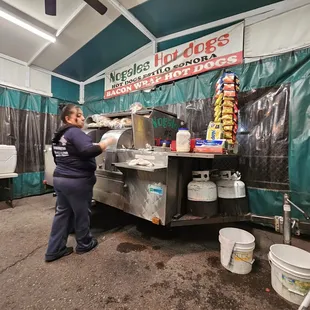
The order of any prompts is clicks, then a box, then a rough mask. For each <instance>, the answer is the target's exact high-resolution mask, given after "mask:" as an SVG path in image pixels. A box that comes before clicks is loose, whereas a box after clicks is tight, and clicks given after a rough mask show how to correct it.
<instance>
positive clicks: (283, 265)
mask: <svg viewBox="0 0 310 310" xmlns="http://www.w3.org/2000/svg"><path fill="white" fill-rule="evenodd" d="M268 259H269V262H270V265H271V284H272V287H273V289H274V290H275V291H276V292H277V293H278V294H279V295H280V296H282V297H283V298H285V299H286V300H288V301H290V302H292V303H294V304H297V305H300V304H301V303H302V302H303V300H304V298H305V296H306V295H307V294H308V292H309V291H310V253H309V252H307V251H304V250H302V249H299V248H296V247H294V246H290V245H285V244H274V245H272V246H271V247H270V252H269V254H268Z"/></svg>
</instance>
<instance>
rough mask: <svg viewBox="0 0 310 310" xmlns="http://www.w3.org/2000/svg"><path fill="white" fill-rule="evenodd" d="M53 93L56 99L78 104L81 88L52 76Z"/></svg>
mask: <svg viewBox="0 0 310 310" xmlns="http://www.w3.org/2000/svg"><path fill="white" fill-rule="evenodd" d="M52 93H53V97H54V98H57V99H60V100H63V101H69V102H73V103H77V102H78V101H79V98H80V86H79V85H78V84H75V83H71V82H69V81H66V80H63V79H59V78H57V77H55V76H52Z"/></svg>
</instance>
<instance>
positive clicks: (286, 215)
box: [283, 194, 292, 245]
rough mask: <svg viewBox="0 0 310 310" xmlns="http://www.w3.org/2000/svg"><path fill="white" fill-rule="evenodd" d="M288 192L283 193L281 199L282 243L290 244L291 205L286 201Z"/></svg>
mask: <svg viewBox="0 0 310 310" xmlns="http://www.w3.org/2000/svg"><path fill="white" fill-rule="evenodd" d="M288 199H289V197H288V194H284V201H283V243H284V244H288V245H290V244H291V233H292V232H291V205H290V204H289V202H288Z"/></svg>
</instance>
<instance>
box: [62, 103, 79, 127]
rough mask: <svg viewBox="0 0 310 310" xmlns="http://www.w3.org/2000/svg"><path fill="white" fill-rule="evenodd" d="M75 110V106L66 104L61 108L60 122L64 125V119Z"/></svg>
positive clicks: (65, 121)
mask: <svg viewBox="0 0 310 310" xmlns="http://www.w3.org/2000/svg"><path fill="white" fill-rule="evenodd" d="M76 109H77V106H76V105H75V104H73V103H69V104H66V105H65V106H64V108H62V111H61V115H60V119H61V121H62V122H63V123H64V124H66V123H67V120H66V117H67V116H70V115H71V114H73V113H74V110H76Z"/></svg>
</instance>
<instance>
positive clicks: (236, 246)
mask: <svg viewBox="0 0 310 310" xmlns="http://www.w3.org/2000/svg"><path fill="white" fill-rule="evenodd" d="M219 241H220V243H221V264H222V265H223V267H224V268H226V269H227V270H229V271H231V272H232V273H237V274H248V273H250V272H251V270H252V265H253V263H254V259H253V252H254V249H255V238H254V236H253V235H252V234H250V233H249V232H247V231H245V230H242V229H238V228H223V229H221V230H220V234H219Z"/></svg>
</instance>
